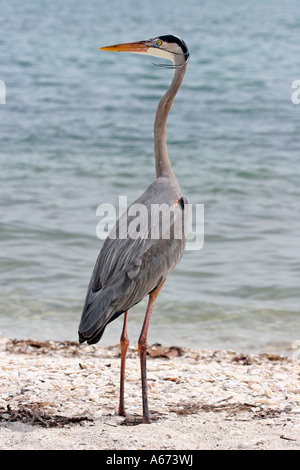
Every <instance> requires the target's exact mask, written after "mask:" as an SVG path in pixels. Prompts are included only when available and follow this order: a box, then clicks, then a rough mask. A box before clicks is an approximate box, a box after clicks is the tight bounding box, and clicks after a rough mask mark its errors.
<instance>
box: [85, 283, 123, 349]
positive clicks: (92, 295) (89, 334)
mask: <svg viewBox="0 0 300 470" xmlns="http://www.w3.org/2000/svg"><path fill="white" fill-rule="evenodd" d="M118 294H119V289H118V286H117V285H116V284H115V283H114V284H113V285H110V286H106V287H103V288H102V289H100V290H99V291H97V292H93V291H92V290H89V292H88V294H87V299H86V302H85V306H84V308H83V312H82V316H81V320H80V324H79V329H78V334H79V342H80V343H84V342H85V341H87V342H88V344H94V343H97V342H98V341H99V340H100V339H101V337H102V335H103V333H104V330H105V327H106V325H107V324H108V323H110V321H112V320H114V319H115V318H116V317H117V316H119V314H118V313H116V312H117V310H118V307H117V304H118V302H117V300H118V297H119V295H118ZM121 313H123V312H120V314H121Z"/></svg>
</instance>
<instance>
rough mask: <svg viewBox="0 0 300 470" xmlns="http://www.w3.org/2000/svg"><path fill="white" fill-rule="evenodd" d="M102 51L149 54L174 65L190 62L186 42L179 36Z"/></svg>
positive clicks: (108, 48) (120, 45)
mask: <svg viewBox="0 0 300 470" xmlns="http://www.w3.org/2000/svg"><path fill="white" fill-rule="evenodd" d="M99 49H101V50H102V51H124V52H133V53H135V54H148V55H152V56H155V57H163V58H165V59H168V60H170V61H172V62H173V64H181V65H185V64H186V63H187V62H188V60H189V56H190V54H189V51H188V48H187V46H186V44H185V42H184V41H183V40H182V39H180V38H179V37H178V36H173V35H166V36H158V37H156V38H154V39H148V40H147V41H138V42H128V43H125V44H115V45H113V46H106V47H99Z"/></svg>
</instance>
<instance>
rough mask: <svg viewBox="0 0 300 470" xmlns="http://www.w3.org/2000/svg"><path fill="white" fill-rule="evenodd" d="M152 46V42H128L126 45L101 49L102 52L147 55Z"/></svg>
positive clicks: (115, 45)
mask: <svg viewBox="0 0 300 470" xmlns="http://www.w3.org/2000/svg"><path fill="white" fill-rule="evenodd" d="M151 46H152V42H150V41H138V42H126V43H124V44H114V45H113V46H106V47H99V49H100V50H101V51H118V52H135V53H139V54H143V53H145V54H146V53H147V51H148V49H149V47H151Z"/></svg>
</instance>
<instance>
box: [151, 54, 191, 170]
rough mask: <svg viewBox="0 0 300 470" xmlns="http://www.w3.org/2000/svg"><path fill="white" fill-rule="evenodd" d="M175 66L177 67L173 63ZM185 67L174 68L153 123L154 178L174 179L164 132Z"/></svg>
mask: <svg viewBox="0 0 300 470" xmlns="http://www.w3.org/2000/svg"><path fill="white" fill-rule="evenodd" d="M175 65H178V64H176V63H175ZM186 69H187V65H184V66H183V67H180V68H175V72H174V76H173V80H172V83H171V85H170V88H169V89H168V91H167V92H166V94H165V95H164V96H163V97H162V99H161V100H160V102H159V105H158V108H157V111H156V117H155V123H154V153H155V169H156V177H157V178H159V177H161V176H165V177H169V178H175V175H174V172H173V170H172V167H171V163H170V160H169V156H168V150H167V142H166V130H167V118H168V114H169V111H170V109H171V107H172V104H173V101H174V98H175V96H176V93H177V92H178V90H179V87H180V85H181V82H182V80H183V77H184V74H185V72H186Z"/></svg>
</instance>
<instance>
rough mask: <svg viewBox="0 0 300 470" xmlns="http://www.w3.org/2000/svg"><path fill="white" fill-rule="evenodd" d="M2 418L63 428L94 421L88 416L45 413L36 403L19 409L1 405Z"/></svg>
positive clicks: (0, 416)
mask: <svg viewBox="0 0 300 470" xmlns="http://www.w3.org/2000/svg"><path fill="white" fill-rule="evenodd" d="M0 420H4V421H9V422H15V421H21V422H22V423H29V424H32V425H40V426H43V427H45V428H49V427H51V428H53V427H58V428H62V427H64V426H66V425H69V424H77V423H82V422H83V421H93V419H91V418H90V417H87V416H61V415H55V414H54V415H51V414H47V413H43V412H42V411H41V409H40V407H39V406H37V405H35V404H32V405H27V406H19V408H18V409H13V408H11V407H10V405H7V407H6V409H4V408H2V407H1V408H0Z"/></svg>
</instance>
